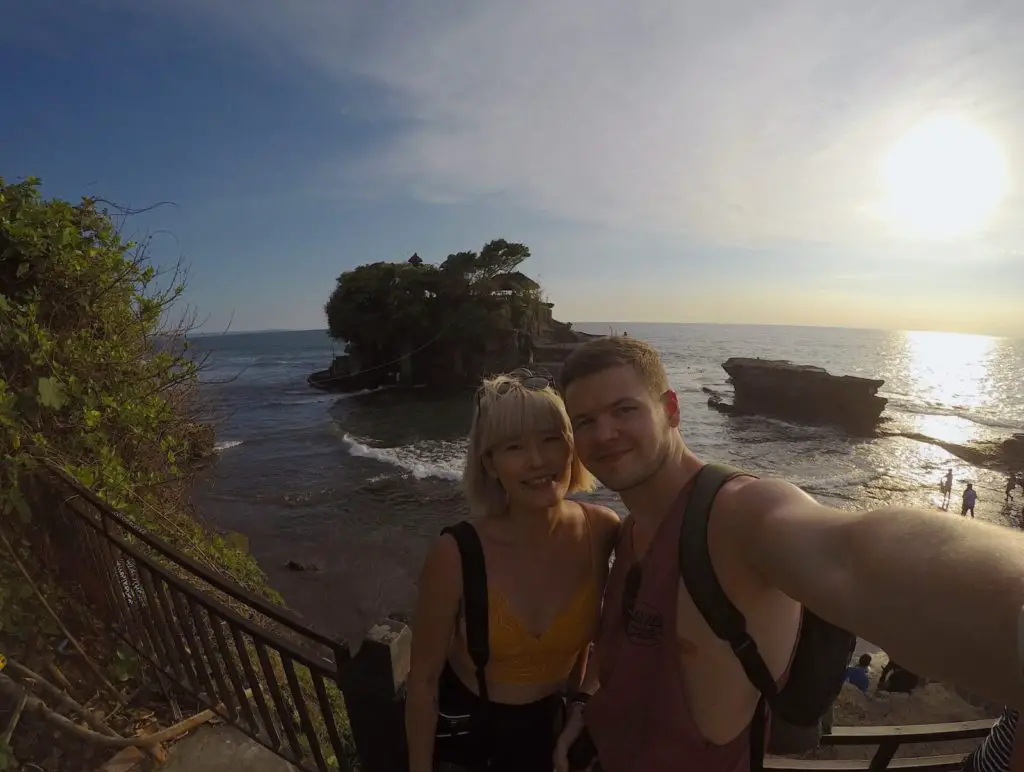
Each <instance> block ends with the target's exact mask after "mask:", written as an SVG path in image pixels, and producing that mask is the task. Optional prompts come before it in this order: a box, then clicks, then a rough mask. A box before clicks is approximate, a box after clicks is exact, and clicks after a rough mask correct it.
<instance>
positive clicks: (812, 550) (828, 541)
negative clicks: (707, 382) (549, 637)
mask: <svg viewBox="0 0 1024 772" xmlns="http://www.w3.org/2000/svg"><path fill="white" fill-rule="evenodd" d="M561 379H562V382H561V389H562V393H563V396H564V398H565V401H566V407H567V409H568V411H569V415H570V418H571V419H572V423H573V430H574V436H575V442H576V448H577V452H578V453H579V455H580V459H581V460H582V461H583V463H584V464H585V465H586V466H587V468H588V469H589V470H590V471H591V472H592V473H593V474H594V475H595V476H596V477H597V478H598V480H600V481H601V482H602V483H603V484H604V485H605V486H606V487H608V488H610V489H611V490H613V491H615V492H616V493H618V494H619V496H620V497H621V498H622V501H623V503H624V504H625V505H626V507H627V508H628V509H629V513H630V514H629V517H628V519H627V520H626V521H625V523H624V524H623V528H622V531H621V533H620V536H619V541H618V544H617V545H616V550H615V563H614V565H613V568H612V572H611V575H610V577H609V579H608V587H607V590H606V593H605V603H604V607H603V608H604V610H603V615H602V621H601V633H600V637H599V639H598V641H597V643H596V645H595V647H594V650H593V653H592V655H591V663H590V666H589V667H588V669H587V674H586V677H585V679H584V683H583V687H582V688H583V689H584V690H585V691H586V692H587V693H589V694H591V695H592V696H591V697H590V699H589V700H580V701H579V704H578V705H576V706H574V708H573V709H572V710H571V711H570V714H569V717H568V720H567V724H566V728H565V729H564V731H563V733H562V736H561V737H560V738H559V741H558V745H557V747H556V752H555V758H554V762H555V768H556V769H557V770H558V771H559V772H565V770H567V769H584V768H586V769H592V770H593V769H601V770H603V771H604V772H669V770H671V771H672V772H746V771H747V770H749V769H759V768H760V758H761V756H762V755H763V751H764V745H759V743H763V742H764V739H765V738H766V737H767V736H770V731H771V730H770V727H766V723H761V722H759V721H755V720H753V718H754V716H755V715H762V716H763V715H764V713H763V705H764V703H765V699H762V695H763V694H768V692H772V691H774V692H776V696H778V694H779V692H778V690H780V689H782V688H783V686H784V685H788V684H787V682H788V679H789V677H790V675H791V673H790V668H791V665H792V664H793V663H795V662H796V661H797V659H798V658H799V655H798V656H797V657H794V652H795V650H796V643H797V640H798V637H799V638H800V640H801V643H802V642H803V640H804V638H803V635H804V634H805V633H804V632H802V630H804V628H803V627H802V624H803V622H806V620H807V619H808V616H807V615H806V613H805V612H804V611H803V609H802V606H803V607H806V609H807V611H808V612H813V614H814V615H816V617H817V618H818V623H819V625H820V624H821V623H822V622H823V621H824V622H829V623H832V624H833V625H834V626H836V629H845V630H850V631H854V632H856V633H857V634H858V635H861V636H863V637H864V638H866V639H868V640H871V641H874V642H875V643H877V644H878V645H880V646H882V647H884V648H885V649H886V650H887V651H892V652H894V653H895V655H896V656H897V657H898V658H899V659H900V661H901V662H904V663H906V664H907V665H908V666H909V667H911V668H913V669H914V671H915V672H921V673H925V674H927V675H929V676H931V677H935V678H938V679H942V680H946V681H949V682H952V683H957V684H960V685H962V686H963V687H965V688H967V689H970V690H972V691H973V692H975V693H977V694H980V695H984V696H985V697H987V698H988V699H991V700H993V701H998V702H1000V703H1002V704H1008V705H1011V706H1014V707H1018V706H1022V705H1024V677H1022V675H1021V657H1020V654H1019V653H1018V635H1017V625H1018V619H1019V618H1020V617H1021V616H1022V607H1024V534H1020V533H1013V532H1008V531H1007V530H1006V529H1003V528H997V527H995V526H991V525H989V524H986V523H972V524H971V525H970V526H967V525H966V524H964V523H963V522H961V521H958V520H955V519H952V518H944V519H940V520H936V519H935V517H934V516H933V515H932V514H931V513H929V512H927V511H925V510H923V509H912V508H904V507H886V508H883V509H879V510H874V511H859V512H858V511H845V510H838V509H833V508H831V507H827V506H823V505H821V504H819V503H817V502H816V501H815V500H814V499H813V498H812V497H811V496H809V495H808V494H807V493H805V492H804V491H802V490H801V489H800V488H798V487H796V486H795V485H792V484H791V483H788V482H786V481H783V480H777V479H758V478H755V477H753V476H750V475H741V476H733V477H730V478H726V479H727V481H726V482H725V483H724V485H722V486H721V487H720V488H719V489H718V491H717V495H714V492H712V495H711V497H710V504H709V505H708V506H709V507H710V511H708V510H704V509H703V507H704V505H705V503H706V501H705V498H706V497H707V494H706V486H705V491H704V492H703V494H702V495H704V496H705V498H702V499H701V500H700V504H701V508H702V509H701V511H700V512H699V514H700V515H701V516H702V518H701V519H702V521H704V522H706V523H707V530H706V532H705V536H706V538H705V542H706V544H705V545H694V544H692V543H691V544H689V546H688V545H687V543H686V542H685V541H684V540H681V539H680V538H679V537H680V534H683V533H686V532H691V531H690V530H689V527H687V529H686V531H684V530H683V529H684V523H685V522H686V521H685V520H684V519H683V513H684V511H686V510H687V506H688V503H689V497H690V496H691V493H694V492H696V491H698V490H699V489H700V487H701V475H704V474H705V472H706V470H708V469H711V470H712V471H714V472H715V473H716V474H717V471H718V467H715V466H714V465H705V464H704V462H702V461H701V460H699V459H698V458H697V457H696V456H695V455H694V454H693V453H692V452H691V451H690V450H689V448H687V446H686V444H685V443H684V441H683V437H682V436H681V434H680V432H679V425H680V421H681V415H680V408H679V400H678V397H677V396H676V394H675V392H674V391H672V389H671V388H670V386H669V383H668V378H667V376H666V374H665V370H664V367H663V366H662V364H661V361H660V359H659V357H658V354H657V352H656V351H655V350H654V349H653V348H651V346H649V345H648V344H646V343H643V342H641V341H639V340H636V339H632V338H605V339H600V340H596V341H591V342H588V343H586V344H584V345H582V346H580V347H579V348H578V349H576V350H575V351H574V352H573V353H572V354H571V355H570V356H569V358H568V359H567V360H566V362H565V364H564V367H563V370H562V372H561ZM705 479H707V478H705ZM712 479H714V478H712ZM695 498H696V496H695ZM687 514H688V515H689V514H691V513H689V512H688V513H687ZM704 518H708V519H707V520H704ZM689 520H690V523H691V524H692V523H693V522H695V521H694V520H693V519H689ZM701 550H703V555H702V561H703V560H705V559H707V563H705V564H704V565H703V569H704V570H710V571H711V572H712V573H713V575H714V577H715V579H717V584H718V590H720V591H721V593H722V595H724V597H725V602H728V603H730V604H731V606H732V607H733V610H734V611H735V612H736V615H738V616H739V620H736V619H735V618H733V619H732V624H731V626H732V629H733V635H732V641H731V642H730V643H727V642H726V641H724V640H722V639H721V638H720V637H719V635H718V634H716V633H715V632H713V631H712V628H711V626H710V625H709V624H708V622H707V619H708V616H707V614H706V613H705V612H706V610H707V609H705V610H703V611H702V610H699V609H698V607H697V606H696V605H695V602H694V600H693V597H691V595H690V592H689V591H688V589H687V588H688V587H689V586H692V585H690V584H689V583H688V582H687V581H685V580H684V581H681V580H680V575H681V571H682V572H683V573H684V574H690V573H691V569H687V568H686V567H685V566H683V565H681V564H680V557H679V555H680V553H681V552H682V553H683V554H684V555H693V554H697V555H701ZM909 556H912V559H911V558H909ZM708 564H709V565H710V568H709V565H708ZM964 577H970V578H971V581H964ZM704 597H705V599H706V598H707V595H706V593H705V595H704ZM717 603H718V607H719V608H721V607H722V603H723V601H722V600H721V598H719V600H718V601H717ZM716 627H718V628H719V629H721V628H722V625H720V624H717V623H716ZM978 631H984V634H983V635H979V634H978ZM844 654H845V653H844ZM845 656H847V657H848V654H846V655H845ZM741 658H742V659H741ZM847 661H848V660H847V659H842V660H840V667H845V665H846V663H847ZM748 672H756V673H758V674H759V676H758V678H757V679H756V680H757V681H758V683H759V686H758V687H755V686H754V685H753V684H754V679H753V678H752V677H748V675H747V673H748ZM839 672H840V674H841V673H842V671H841V670H840V671H839ZM764 674H766V675H764ZM840 678H841V675H840ZM765 679H767V680H765ZM769 715H771V714H769ZM772 720H773V721H774V718H773V719H772ZM766 722H767V719H766ZM755 738H757V739H755Z"/></svg>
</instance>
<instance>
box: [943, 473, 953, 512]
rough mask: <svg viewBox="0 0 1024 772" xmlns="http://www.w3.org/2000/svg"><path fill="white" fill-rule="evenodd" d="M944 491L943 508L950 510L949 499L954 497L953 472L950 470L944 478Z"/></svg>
mask: <svg viewBox="0 0 1024 772" xmlns="http://www.w3.org/2000/svg"><path fill="white" fill-rule="evenodd" d="M940 488H941V490H942V508H943V509H949V498H950V496H952V495H953V470H952V469H949V470H947V471H946V476H945V477H943V478H942V484H941V486H940Z"/></svg>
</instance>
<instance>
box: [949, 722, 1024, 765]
mask: <svg viewBox="0 0 1024 772" xmlns="http://www.w3.org/2000/svg"><path fill="white" fill-rule="evenodd" d="M1019 720H1020V714H1019V713H1018V712H1017V711H1016V710H1014V709H1013V708H1004V709H1003V713H1002V715H1001V716H1000V717H999V720H998V721H996V723H995V724H994V725H993V726H992V731H991V732H989V733H988V736H987V737H986V738H985V742H983V743H982V744H981V747H979V748H978V749H977V750H976V751H974V752H973V753H972V754H971V755H970V756H968V757H967V758H966V759H965V760H964V765H963V767H961V769H962V770H963V771H964V772H1024V737H1022V735H1024V731H1022V729H1021V725H1020V721H1019Z"/></svg>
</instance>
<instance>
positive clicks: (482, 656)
mask: <svg viewBox="0 0 1024 772" xmlns="http://www.w3.org/2000/svg"><path fill="white" fill-rule="evenodd" d="M441 533H442V534H445V533H448V534H451V535H452V538H454V539H455V543H456V544H457V545H458V547H459V556H460V557H461V558H462V602H463V604H464V606H465V612H466V647H467V648H468V649H469V657H470V659H472V660H473V666H474V667H475V668H476V683H477V691H478V692H479V695H480V700H481V701H482V702H483V704H484V705H485V706H486V704H487V677H486V675H485V670H486V668H487V661H488V660H489V659H490V657H491V649H490V641H489V632H490V625H489V622H488V618H487V565H486V563H485V561H484V547H483V545H482V544H481V543H480V535H479V534H477V532H476V529H475V528H474V527H473V524H472V523H468V522H466V521H465V520H463V521H461V522H459V523H456V524H455V525H451V526H448V527H447V528H445V529H444V530H443V531H441Z"/></svg>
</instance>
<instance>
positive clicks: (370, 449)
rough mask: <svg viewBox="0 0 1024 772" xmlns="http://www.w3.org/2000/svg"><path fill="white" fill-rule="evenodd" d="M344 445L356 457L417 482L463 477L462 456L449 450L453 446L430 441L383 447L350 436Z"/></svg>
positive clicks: (347, 435) (344, 438)
mask: <svg viewBox="0 0 1024 772" xmlns="http://www.w3.org/2000/svg"><path fill="white" fill-rule="evenodd" d="M342 442H343V443H344V444H345V447H346V449H347V450H348V452H349V454H351V455H353V456H360V457H363V458H372V459H374V460H375V461H380V462H381V463H384V464H389V465H390V466H393V467H397V468H398V469H401V470H403V472H404V473H406V474H409V475H411V476H412V477H415V478H417V479H423V478H425V477H438V478H441V479H446V480H458V479H459V478H460V477H461V476H462V469H461V454H455V453H453V452H452V451H453V450H454V448H451V447H448V446H451V445H454V443H442V442H430V441H427V442H423V443H417V444H416V445H405V446H399V447H396V448H381V447H374V446H373V445H370V444H368V443H370V442H372V440H368V439H366V438H363V437H354V436H352V435H350V434H346V435H344V436H343V437H342ZM441 446H445V447H441Z"/></svg>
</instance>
